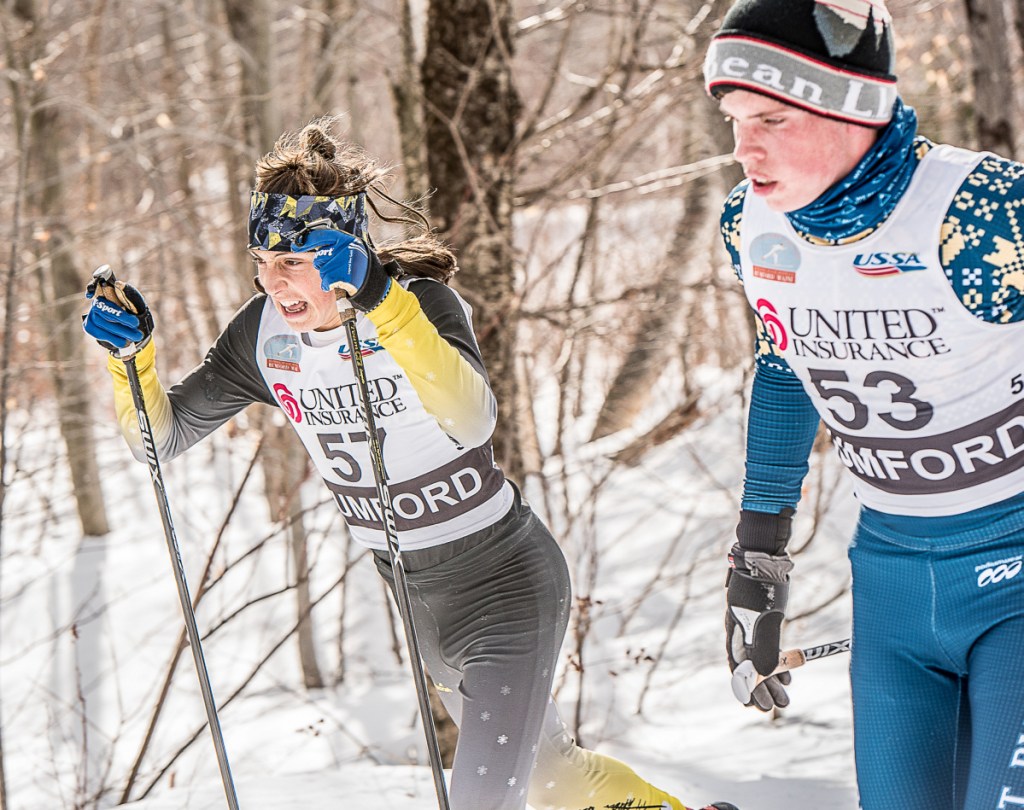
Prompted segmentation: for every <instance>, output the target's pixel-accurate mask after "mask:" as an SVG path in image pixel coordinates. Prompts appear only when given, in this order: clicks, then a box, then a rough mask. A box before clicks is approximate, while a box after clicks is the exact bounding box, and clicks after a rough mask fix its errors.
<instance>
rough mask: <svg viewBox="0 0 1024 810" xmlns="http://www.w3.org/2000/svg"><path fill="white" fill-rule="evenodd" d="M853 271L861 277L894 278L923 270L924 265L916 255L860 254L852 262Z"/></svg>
mask: <svg viewBox="0 0 1024 810" xmlns="http://www.w3.org/2000/svg"><path fill="white" fill-rule="evenodd" d="M853 269H854V270H856V271H857V272H858V273H860V274H861V275H862V276H895V275H898V274H899V273H912V272H914V271H915V270H924V269H925V264H924V262H922V261H921V260H920V259H919V258H917V254H916V253H882V252H880V253H860V254H858V255H857V258H856V259H854V260H853Z"/></svg>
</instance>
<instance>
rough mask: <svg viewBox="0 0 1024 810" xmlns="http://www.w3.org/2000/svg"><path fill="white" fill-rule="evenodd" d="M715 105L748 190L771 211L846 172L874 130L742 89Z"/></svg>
mask: <svg viewBox="0 0 1024 810" xmlns="http://www.w3.org/2000/svg"><path fill="white" fill-rule="evenodd" d="M720 108H721V111H722V113H723V114H724V115H725V116H726V118H727V119H728V120H729V121H730V123H731V124H732V134H733V138H734V139H735V142H736V146H735V148H734V149H733V155H734V156H735V157H736V160H737V161H739V163H740V164H741V165H742V166H743V171H744V173H745V174H746V176H747V177H748V178H749V179H750V188H751V190H752V191H753V193H754V194H757V195H758V196H759V197H762V198H763V199H764V201H765V203H766V204H767V205H768V207H769V208H771V209H772V210H773V211H782V212H786V211H796V210H797V209H799V208H803V207H804V206H805V205H808V204H809V203H811V202H813V201H814V200H816V199H817V198H818V197H820V196H821V195H822V194H823V193H824V192H825V191H826V190H828V189H829V188H830V187H831V186H832V185H833V184H835V183H836V182H837V181H839V180H841V179H842V178H843V177H845V176H846V175H847V174H849V173H850V171H851V170H852V169H853V168H854V166H856V165H857V164H858V163H859V162H860V159H861V158H862V157H863V156H864V154H865V153H866V152H867V151H868V150H869V149H870V148H871V145H872V144H873V143H874V142H875V138H876V137H877V134H878V133H877V130H874V129H870V128H868V127H862V126H858V125H856V124H846V123H843V122H842V121H836V120H834V119H831V118H825V117H824V116H821V115H814V114H813V113H809V112H806V111H804V110H801V109H799V108H797V107H793V106H791V105H789V104H784V103H782V102H781V101H776V100H775V99H772V98H769V97H768V96H762V95H760V94H758V93H751V92H749V91H747V90H733V91H731V92H729V93H726V94H725V95H724V96H723V97H722V100H721V102H720Z"/></svg>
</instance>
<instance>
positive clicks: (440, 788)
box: [331, 284, 451, 810]
mask: <svg viewBox="0 0 1024 810" xmlns="http://www.w3.org/2000/svg"><path fill="white" fill-rule="evenodd" d="M331 289H332V290H334V295H335V296H336V298H337V301H338V314H339V315H341V320H342V322H343V323H344V324H345V328H346V330H347V334H348V345H349V352H350V353H351V355H352V368H353V370H354V371H355V374H356V381H357V383H358V384H357V386H356V387H357V388H358V389H359V399H360V402H361V403H362V406H363V413H364V414H365V416H364V423H365V424H364V427H365V428H366V440H367V442H368V443H369V448H370V461H371V464H372V466H373V477H374V479H375V480H376V482H377V497H378V499H379V500H380V511H381V515H382V517H383V518H384V537H385V538H386V540H387V546H388V560H389V561H390V563H391V570H392V572H393V573H394V577H395V594H396V597H397V600H398V612H399V613H401V614H402V626H403V627H404V629H405V642H406V645H407V646H408V647H409V658H410V659H411V660H410V662H409V663H410V665H411V666H412V675H413V680H414V681H415V683H416V697H417V698H418V700H419V704H420V719H421V720H422V722H423V733H424V735H425V736H426V738H427V756H428V757H429V758H430V770H431V773H432V774H433V776H434V790H435V791H436V792H437V803H438V806H439V807H440V810H451V805H450V804H449V803H448V789H447V788H446V787H445V782H444V769H443V767H442V765H441V749H440V747H439V746H438V744H437V729H436V728H434V720H433V716H432V715H431V713H430V698H429V695H428V693H427V676H426V673H425V672H424V670H423V658H422V657H421V656H420V642H419V637H418V636H417V635H416V626H415V625H414V624H413V620H412V599H411V598H410V596H409V583H408V581H407V579H406V576H405V564H404V563H403V562H402V552H401V549H399V547H398V530H397V529H396V527H395V511H394V509H393V508H392V506H391V493H390V491H389V490H388V482H387V476H386V473H385V471H384V456H383V454H382V453H381V447H380V438H379V436H378V435H377V425H376V422H375V420H374V418H373V410H372V408H371V407H370V391H369V386H368V384H367V381H366V366H365V364H364V363H363V355H362V352H360V351H359V332H358V331H357V329H356V311H355V308H354V307H353V306H352V302H351V301H349V300H348V296H347V295H346V294H345V290H344V288H343V287H342V286H341V285H340V284H334V285H332V287H331Z"/></svg>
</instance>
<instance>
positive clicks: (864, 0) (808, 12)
mask: <svg viewBox="0 0 1024 810" xmlns="http://www.w3.org/2000/svg"><path fill="white" fill-rule="evenodd" d="M894 61H895V59H894V48H893V41H892V17H891V16H890V15H889V11H888V9H886V7H885V0H827V2H826V0H737V2H736V3H734V4H733V6H732V8H731V9H729V12H728V13H727V14H726V15H725V19H724V20H723V21H722V27H721V29H720V30H719V31H718V33H717V34H715V36H714V37H713V38H712V40H711V45H710V47H709V48H708V53H707V58H706V59H705V61H704V82H705V86H706V87H707V90H708V92H709V93H711V94H712V95H714V96H716V97H720V96H721V94H722V93H724V92H727V91H729V90H736V89H740V90H750V91H752V92H755V93H761V94H762V95H766V96H771V97H772V98H777V99H779V100H780V101H784V102H786V103H787V104H793V105H795V106H797V107H802V108H804V109H806V110H809V111H811V112H814V113H817V114H819V115H824V116H827V117H829V118H837V119H839V120H840V121H848V122H850V123H854V124H863V125H865V126H871V127H881V126H885V125H886V124H887V123H888V122H889V120H890V118H891V117H892V108H893V104H894V102H895V101H896V76H895V75H894V74H893V68H894Z"/></svg>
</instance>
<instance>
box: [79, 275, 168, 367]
mask: <svg viewBox="0 0 1024 810" xmlns="http://www.w3.org/2000/svg"><path fill="white" fill-rule="evenodd" d="M85 297H86V298H87V299H88V300H90V301H92V306H91V307H89V311H88V312H87V313H86V314H85V315H83V316H82V328H83V329H84V330H85V333H86V334H87V335H89V336H90V337H92V338H95V339H96V341H97V342H98V343H99V344H100V346H102V347H103V348H104V349H106V350H107V351H108V352H110V353H111V354H114V355H120V352H121V350H122V349H125V348H126V347H128V346H131V345H132V344H135V349H136V350H138V349H141V348H143V347H144V346H145V345H146V344H147V343H149V341H150V338H151V337H152V336H153V313H152V312H150V311H149V307H148V306H146V299H145V298H143V297H142V293H140V292H139V291H138V290H137V289H135V288H134V287H133V286H132V285H131V284H125V283H124V282H121V281H117V282H114V283H112V284H111V283H110V282H107V281H103V280H100V279H93V281H92V282H91V283H90V284H89V286H88V287H87V288H86V290H85Z"/></svg>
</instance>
